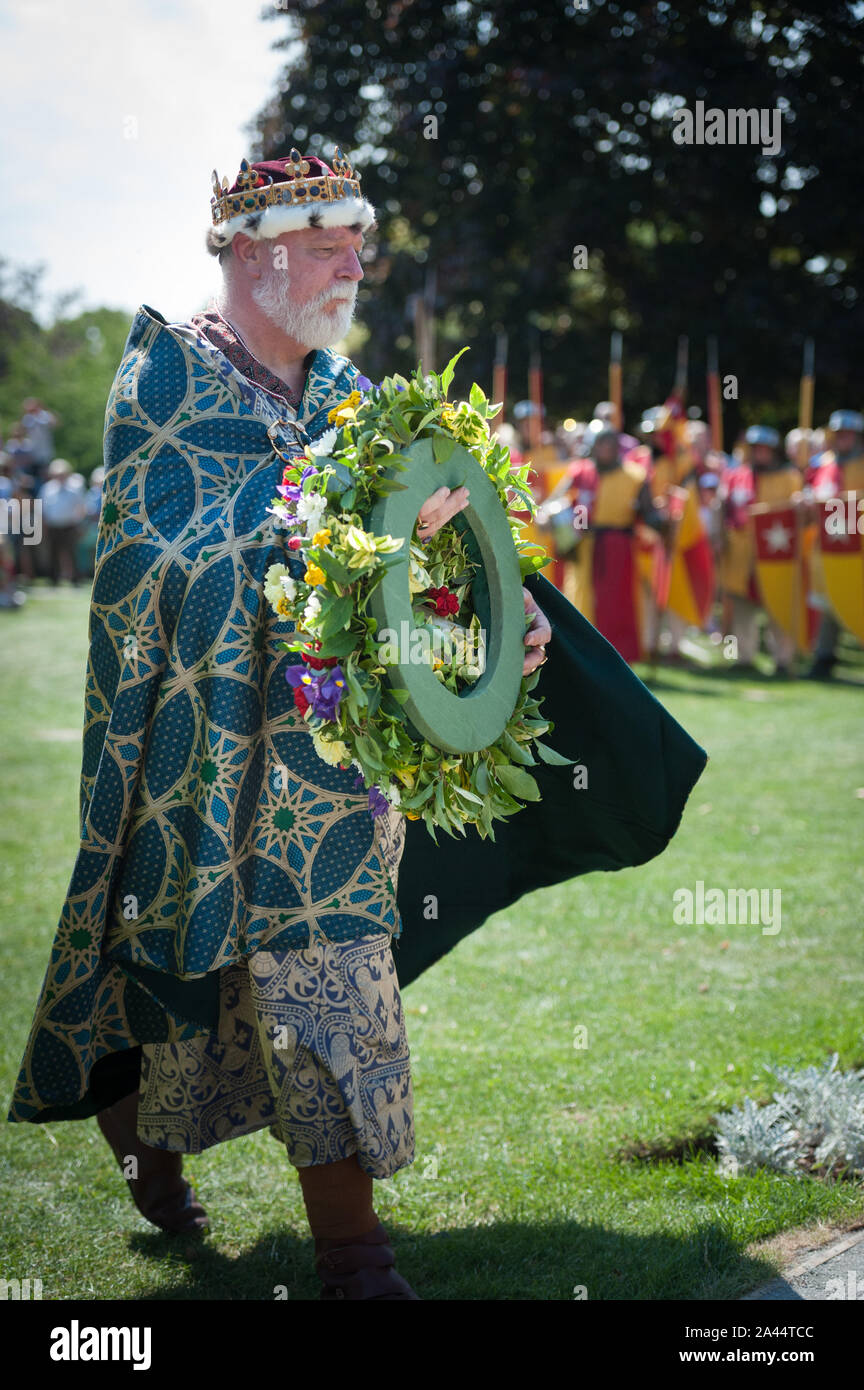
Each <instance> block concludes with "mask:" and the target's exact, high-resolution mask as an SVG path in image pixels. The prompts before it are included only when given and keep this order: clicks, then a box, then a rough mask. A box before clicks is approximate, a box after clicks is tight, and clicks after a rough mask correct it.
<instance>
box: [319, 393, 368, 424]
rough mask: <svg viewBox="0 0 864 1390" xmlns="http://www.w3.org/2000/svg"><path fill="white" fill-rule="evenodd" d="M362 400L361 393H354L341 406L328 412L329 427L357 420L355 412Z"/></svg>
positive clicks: (336, 406)
mask: <svg viewBox="0 0 864 1390" xmlns="http://www.w3.org/2000/svg"><path fill="white" fill-rule="evenodd" d="M362 399H363V397H362V396H361V394H360V392H359V391H352V392H351V394H350V396H348V397H347V399H346V400H344V401H343V402H342V404H341V405H334V407H333V409H332V410H329V411H328V412H327V423H328V425H341V424H343V423H346V422H347V421H348V420H353V419H354V418H355V416H354V411H355V409H356V407H357V406H358V405H359V404H360V402H361V400H362Z"/></svg>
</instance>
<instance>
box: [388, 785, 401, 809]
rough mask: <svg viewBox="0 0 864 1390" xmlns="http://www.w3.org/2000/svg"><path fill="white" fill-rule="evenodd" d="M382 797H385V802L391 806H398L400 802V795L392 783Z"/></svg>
mask: <svg viewBox="0 0 864 1390" xmlns="http://www.w3.org/2000/svg"><path fill="white" fill-rule="evenodd" d="M384 795H385V796H386V798H387V800H388V801H389V802H390V805H391V806H398V805H399V803H400V801H401V800H402V793H401V792H400V790H399V788H398V787H397V786H396V784H395V783H392V784H391V785H390V786H389V787H388V788H387V789H386V791H385V792H384Z"/></svg>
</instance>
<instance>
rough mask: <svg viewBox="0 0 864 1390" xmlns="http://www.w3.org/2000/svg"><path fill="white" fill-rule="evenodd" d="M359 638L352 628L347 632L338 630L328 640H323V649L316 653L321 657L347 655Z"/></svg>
mask: <svg viewBox="0 0 864 1390" xmlns="http://www.w3.org/2000/svg"><path fill="white" fill-rule="evenodd" d="M359 640H360V639H359V637H358V636H357V633H356V632H352V631H351V630H350V628H349V629H348V631H347V632H337V633H335V634H334V636H333V637H331V638H329V640H328V641H326V642H324V641H322V643H321V650H320V651H319V652H316V653H315V655H316V656H320V657H325V656H347V655H348V653H349V652H353V650H354V648H355V647H356V646H357V643H358V642H359Z"/></svg>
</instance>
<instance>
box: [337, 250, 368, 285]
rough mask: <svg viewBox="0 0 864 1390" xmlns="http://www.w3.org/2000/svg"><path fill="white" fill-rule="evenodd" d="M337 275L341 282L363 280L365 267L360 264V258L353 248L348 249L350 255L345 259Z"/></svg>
mask: <svg viewBox="0 0 864 1390" xmlns="http://www.w3.org/2000/svg"><path fill="white" fill-rule="evenodd" d="M336 273H337V275H338V276H339V279H340V280H362V279H363V267H362V265H361V264H360V258H359V256H358V255H357V252H356V251H355V250H354V247H353V246H350V247H349V248H348V254H347V255H346V256H345V257H344V258H343V260H342V262H341V264H340V266H339V269H338V271H337V272H336Z"/></svg>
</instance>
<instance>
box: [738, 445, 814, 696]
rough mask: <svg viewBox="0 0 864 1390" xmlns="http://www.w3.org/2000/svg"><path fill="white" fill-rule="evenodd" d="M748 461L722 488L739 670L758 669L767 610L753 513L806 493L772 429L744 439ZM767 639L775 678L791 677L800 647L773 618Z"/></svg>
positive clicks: (770, 620) (768, 622) (767, 625)
mask: <svg viewBox="0 0 864 1390" xmlns="http://www.w3.org/2000/svg"><path fill="white" fill-rule="evenodd" d="M744 444H745V450H746V459H745V460H744V461H741V462H738V461H737V460H736V461H735V463H734V464H733V466H732V467H731V468H727V469H726V470H725V472H724V474H723V477H722V479H721V484H720V492H719V496H720V500H721V502H722V503H723V509H724V520H725V525H726V534H725V541H724V548H723V562H722V566H721V575H720V582H721V587H722V589H723V593H724V597H725V598H727V599H729V600H731V610H732V634H733V635H734V636H735V638H736V640H737V644H738V662H739V665H740V667H741V668H742V669H743V668H745V667H753V666H754V665H755V657H756V653H757V651H758V650H759V613H760V609H761V607H762V603H761V598H760V595H759V591H758V588H757V585H756V548H755V541H754V533H753V521H752V516H751V513H750V507H751V506H752V504H753V503H754V502H767V503H779V502H786V501H791V500H794V498H795V497H796V496H797V494H798V493H799V491H800V488H801V474H800V472H799V470H798V469H797V468H796V467H795V466H794V465H793V464H791V463H789V462H788V460H787V459H785V458H784V457H782V455H781V452H780V449H781V446H780V435H779V433H778V432H777V430H775V429H773V428H772V427H771V426H770V425H751V426H750V427H749V429H748V430H747V432H746V434H745V436H744ZM766 636H767V641H768V646H769V649H770V651H771V654H772V656H773V657H774V662H775V669H776V674H777V675H780V676H785V675H788V674H789V671H790V667H791V665H792V662H793V660H794V657H795V642H794V640H793V638H792V636H791V634H789V633H788V632H785V631H784V630H783V628H781V627H780V625H779V624H778V623H777V622H776V621H775V620H774V619H773V618H771V617H768V618H767V622H766Z"/></svg>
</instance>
